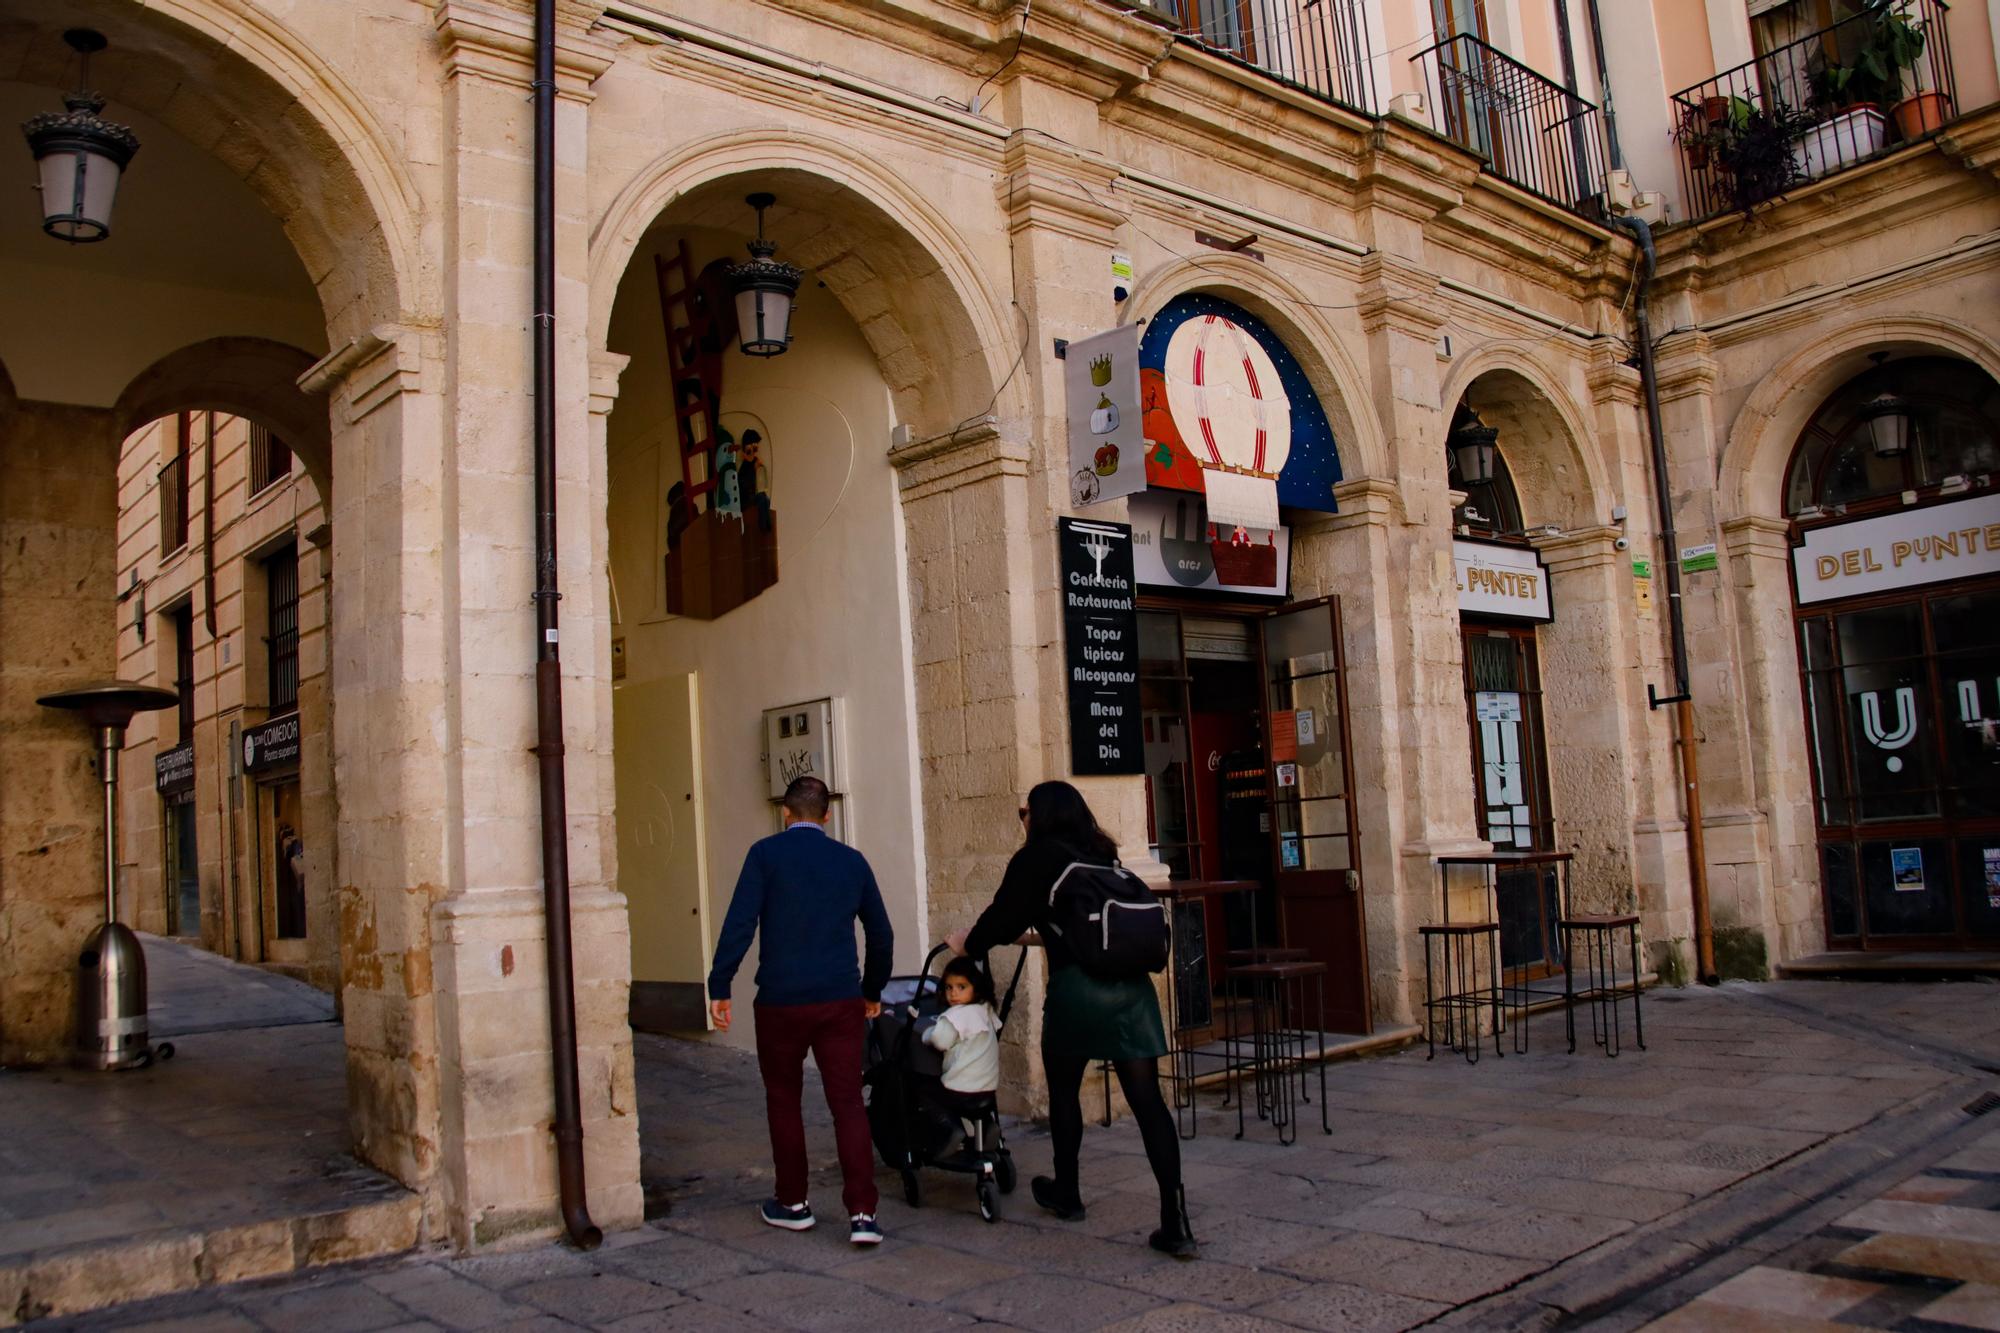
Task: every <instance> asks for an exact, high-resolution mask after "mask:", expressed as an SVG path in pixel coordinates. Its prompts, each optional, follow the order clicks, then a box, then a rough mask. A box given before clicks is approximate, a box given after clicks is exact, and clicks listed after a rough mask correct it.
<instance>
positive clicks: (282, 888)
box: [118, 411, 340, 997]
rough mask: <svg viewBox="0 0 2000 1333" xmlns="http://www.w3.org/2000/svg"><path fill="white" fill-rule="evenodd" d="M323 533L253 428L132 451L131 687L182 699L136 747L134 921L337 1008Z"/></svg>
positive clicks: (170, 427) (295, 482) (124, 474)
mask: <svg viewBox="0 0 2000 1333" xmlns="http://www.w3.org/2000/svg"><path fill="white" fill-rule="evenodd" d="M324 522H325V517H324V513H323V510H322V507H321V505H320V502H319V497H318V495H317V494H316V493H315V492H314V490H313V485H312V481H311V479H310V478H308V477H307V476H306V475H305V474H304V473H303V472H300V471H297V470H296V463H295V460H294V459H293V457H292V453H291V450H290V449H289V448H288V447H287V446H286V445H285V442H284V440H283V439H282V438H281V437H279V436H276V435H273V434H272V433H271V432H270V431H269V430H268V429H267V428H265V427H263V426H259V425H257V424H255V423H253V422H251V421H248V420H245V419H244V418H241V417H232V416H226V415H223V414H220V413H215V412H206V411H203V412H196V411H182V412H177V413H175V414H174V415H173V416H171V417H164V418H162V419H160V420H158V421H155V422H152V423H149V424H148V425H147V426H145V427H143V428H142V429H140V430H139V431H137V432H136V433H134V434H133V435H132V436H131V437H129V438H128V439H127V440H126V441H125V444H124V450H123V454H122V456H121V458H120V466H119V532H118V538H119V541H118V550H119V571H118V586H119V588H120V589H121V590H122V597H123V601H122V606H121V609H122V611H123V612H124V614H122V615H121V616H120V618H119V627H118V636H119V668H118V675H119V678H120V679H122V680H134V681H139V682H142V683H144V684H148V685H160V686H165V687H167V688H169V689H172V690H173V691H174V692H175V693H176V694H178V695H179V696H180V702H179V704H178V705H177V706H176V707H175V708H172V709H167V710H163V711H161V712H157V713H144V714H140V715H139V717H138V718H136V719H135V720H134V723H133V725H132V727H131V728H129V729H128V731H127V733H126V738H125V760H126V763H127V764H129V765H130V766H131V768H130V772H129V775H128V778H127V780H128V781H129V784H130V785H128V786H126V787H125V788H124V789H123V798H124V802H123V804H124V809H123V819H124V823H123V825H122V827H121V841H120V852H121V860H122V861H123V865H122V866H121V868H120V880H121V887H120V896H121V903H122V907H121V910H122V913H123V919H124V920H125V921H126V922H127V923H129V924H131V925H134V926H137V927H138V928H139V929H141V930H149V931H154V932H156V933H158V934H162V935H173V936H178V937H181V938H186V939H192V940H196V941H199V942H200V943H201V944H202V945H203V946H204V947H206V948H209V949H212V950H214V951H215V952H217V953H222V954H226V955H228V956H229V957H232V958H237V959H240V960H242V961H245V962H254V963H262V964H264V965H266V966H269V967H272V968H274V969H277V970H280V971H283V972H286V973H288V974H290V975H293V976H296V977H298V978H300V979H301V980H305V981H309V982H311V983H312V984H313V985H315V986H318V987H320V988H321V989H323V990H328V991H333V992H334V993H335V995H336V997H337V996H338V992H339V981H340V947H339V926H338V921H337V919H336V917H335V911H334V895H333V893H332V890H331V886H330V881H329V872H330V871H331V869H332V860H333V858H332V856H331V855H330V849H329V848H328V846H327V843H328V841H329V840H330V839H331V836H332V832H333V826H334V809H333V792H332V782H331V778H332V765H331V763H330V762H329V754H328V751H327V746H326V707H327V701H326V683H327V681H326V595H327V583H326V576H325V569H326V563H327V562H326V559H325V552H324V542H325V539H326V536H327V530H326V528H325V527H324ZM316 539H317V540H318V541H319V543H321V544H320V545H315V544H314V543H315V540H316ZM149 763H150V765H151V768H150V776H151V781H146V780H145V779H146V778H147V776H148V764H149Z"/></svg>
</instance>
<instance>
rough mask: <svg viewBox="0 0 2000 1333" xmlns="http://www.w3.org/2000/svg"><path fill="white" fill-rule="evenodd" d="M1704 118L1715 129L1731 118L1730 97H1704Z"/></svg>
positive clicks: (1702, 101)
mask: <svg viewBox="0 0 2000 1333" xmlns="http://www.w3.org/2000/svg"><path fill="white" fill-rule="evenodd" d="M1701 114H1702V118H1703V119H1704V120H1706V121H1707V122H1708V124H1709V128H1710V129H1713V128H1714V127H1715V126H1717V125H1720V124H1721V123H1722V122H1723V121H1725V120H1727V119H1729V99H1728V98H1727V97H1704V98H1702V99H1701Z"/></svg>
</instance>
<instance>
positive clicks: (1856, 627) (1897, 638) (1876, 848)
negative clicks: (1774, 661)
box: [1798, 586, 2000, 948]
mask: <svg viewBox="0 0 2000 1333" xmlns="http://www.w3.org/2000/svg"><path fill="white" fill-rule="evenodd" d="M1798 626H1799V662H1800V669H1801V670H1800V676H1801V681H1800V684H1801V693H1802V695H1803V698H1804V704H1805V710H1806V727H1807V739H1808V742H1809V744H1810V747H1811V766H1812V774H1813V786H1814V796H1815V801H1816V811H1815V813H1816V815H1817V817H1818V823H1819V830H1820V870H1821V886H1822V890H1823V893H1824V896H1825V907H1826V914H1827V934H1828V936H1829V937H1830V939H1831V940H1832V941H1833V942H1834V943H1835V944H1836V945H1841V944H1845V945H1848V946H1850V947H1852V946H1854V945H1859V946H1861V947H1863V948H1869V947H1889V948H1913V947H1917V948H1921V947H1966V946H1972V945H1986V946H1990V945H1991V944H1992V942H1993V941H1994V940H1996V939H2000V590H1996V589H1994V588H1992V587H1990V586H1989V587H1985V588H1979V587H1974V588H1969V589H1964V590H1956V591H1947V592H1942V593H1933V594H1931V595H1930V596H1928V597H1926V596H1921V595H1919V596H1909V595H1905V596H1903V597H1900V598H1896V599H1884V600H1881V601H1878V602H1876V603H1874V604H1872V605H1864V606H1850V607H1849V608H1848V609H1845V610H1836V611H1828V612H1816V613H1814V614H1810V615H1802V616H1800V617H1799V622H1798Z"/></svg>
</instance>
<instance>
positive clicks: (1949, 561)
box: [1792, 495, 2000, 606]
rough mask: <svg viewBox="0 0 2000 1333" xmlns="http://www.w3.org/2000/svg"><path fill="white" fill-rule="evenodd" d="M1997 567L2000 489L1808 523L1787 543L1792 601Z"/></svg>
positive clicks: (1857, 592) (1937, 580)
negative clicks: (1794, 589) (1795, 589)
mask: <svg viewBox="0 0 2000 1333" xmlns="http://www.w3.org/2000/svg"><path fill="white" fill-rule="evenodd" d="M1994 573H2000V495H1980V496H1975V497H1974V498H1972V499H1970V500H1957V501H1954V502H1953V503H1951V504H1942V505H1932V506H1930V507H1929V508H1927V509H1905V510H1900V511H1898V512H1896V513H1893V514H1884V515H1882V516H1881V517H1880V518H1862V519H1856V520H1855V521H1854V522H1852V523H1833V524H1829V525H1827V526H1826V527H1820V528H1814V529H1812V530H1811V531H1809V532H1807V533H1806V534H1805V539H1804V540H1803V541H1801V542H1800V543H1799V545H1798V546H1796V547H1794V548H1793V550H1792V574H1793V577H1794V578H1795V579H1797V581H1798V585H1799V604H1800V605H1801V606H1809V605H1811V604H1812V603H1814V602H1830V601H1833V600H1835V599H1836V598H1841V597H1861V596H1864V595H1866V594H1868V593H1875V592H1890V591H1893V590H1895V589H1897V588H1914V587H1917V586H1919V585H1922V584H1925V583H1942V582H1944V581H1945V580H1946V579H1964V578H1971V577H1973V576H1974V575H1977V574H1994Z"/></svg>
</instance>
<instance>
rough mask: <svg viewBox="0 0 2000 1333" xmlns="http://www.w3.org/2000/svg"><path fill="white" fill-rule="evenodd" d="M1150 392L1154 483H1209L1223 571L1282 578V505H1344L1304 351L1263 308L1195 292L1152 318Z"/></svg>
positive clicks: (1237, 580) (1146, 371) (1261, 582)
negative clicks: (1266, 319) (1292, 346)
mask: <svg viewBox="0 0 2000 1333" xmlns="http://www.w3.org/2000/svg"><path fill="white" fill-rule="evenodd" d="M1139 392H1140V398H1141V401H1142V403H1143V404H1144V414H1145V437H1146V481H1147V484H1148V485H1149V486H1151V487H1157V488H1163V489H1167V490H1177V491H1195V492H1199V493H1200V494H1201V495H1202V497H1203V504H1204V507H1205V511H1206V513H1205V523H1206V532H1205V538H1206V540H1207V542H1208V545H1209V548H1210V555H1211V558H1212V559H1213V561H1214V564H1215V568H1216V570H1217V573H1218V574H1219V575H1221V576H1222V581H1223V582H1225V583H1229V584H1233V585H1237V586H1242V587H1253V588H1274V587H1276V586H1277V584H1278V574H1279V571H1278V567H1277V566H1278V542H1277V528H1278V509H1279V506H1281V505H1288V506H1291V507H1293V508H1298V509H1318V510H1323V511H1326V512H1328V513H1331V512H1334V511H1335V509H1336V508H1337V506H1336V505H1335V502H1334V498H1333V487H1334V483H1335V482H1337V481H1339V480H1340V475H1341V474H1340V458H1339V455H1338V454H1337V452H1336V451H1335V447H1334V439H1333V427H1332V424H1331V423H1330V422H1329V421H1328V420H1327V416H1326V410H1325V409H1324V408H1323V407H1322V406H1321V405H1320V401H1319V397H1318V395H1317V394H1315V393H1314V392H1313V389H1312V386H1311V384H1309V383H1308V382H1307V381H1306V376H1305V371H1304V370H1303V369H1301V368H1300V366H1299V363H1298V361H1297V359H1296V358H1294V357H1293V356H1292V354H1291V352H1290V350H1288V349H1287V348H1286V347H1285V345H1284V343H1283V342H1281V341H1279V339H1278V337H1277V335H1276V334H1274V333H1272V332H1271V330H1270V329H1269V328H1267V327H1266V326H1265V325H1264V323H1263V322H1262V321H1261V320H1259V319H1258V318H1257V317H1256V316H1255V315H1252V314H1251V313H1250V312H1248V311H1247V310H1244V309H1243V308H1242V307H1240V306H1237V305H1235V304H1233V303H1231V302H1228V301H1225V300H1222V299H1221V298H1219V297H1216V296H1211V295H1209V294H1208V293H1206V292H1193V293H1189V294H1187V295H1184V296H1178V297H1175V298H1174V299H1173V300H1172V301H1170V302H1168V303H1167V305H1166V306H1165V307H1164V308H1163V309H1162V310H1161V311H1160V312H1159V313H1158V314H1156V315H1154V316H1153V317H1152V318H1151V319H1150V320H1149V321H1148V322H1147V324H1146V333H1145V337H1144V338H1143V339H1142V340H1141V342H1140V344H1139ZM1161 537H1162V540H1164V539H1165V534H1164V533H1162V534H1161Z"/></svg>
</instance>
